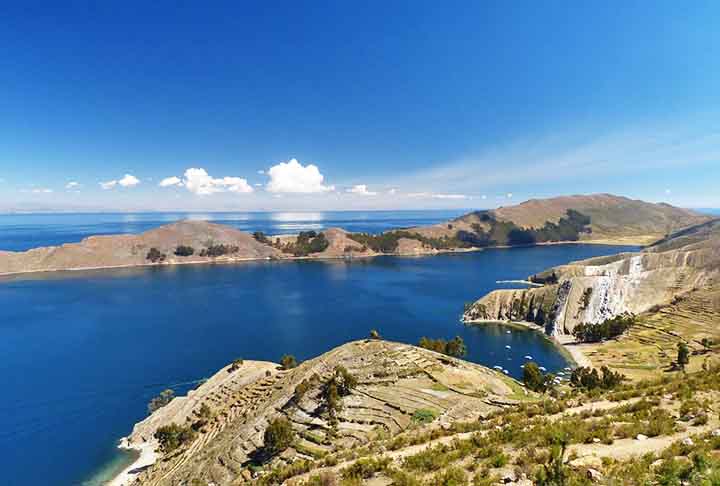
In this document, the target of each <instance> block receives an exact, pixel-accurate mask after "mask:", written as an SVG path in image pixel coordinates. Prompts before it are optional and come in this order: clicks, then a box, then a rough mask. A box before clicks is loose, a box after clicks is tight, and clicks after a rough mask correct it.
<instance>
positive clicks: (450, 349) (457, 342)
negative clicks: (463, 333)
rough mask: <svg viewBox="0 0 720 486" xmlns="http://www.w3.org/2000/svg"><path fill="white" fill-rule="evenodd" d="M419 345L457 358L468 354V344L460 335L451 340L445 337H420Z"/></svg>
mask: <svg viewBox="0 0 720 486" xmlns="http://www.w3.org/2000/svg"><path fill="white" fill-rule="evenodd" d="M418 346H419V347H421V348H425V349H429V350H431V351H436V352H438V353H442V354H445V355H448V356H453V357H455V358H462V357H463V356H465V355H466V354H467V346H465V341H463V338H461V337H460V336H455V337H454V338H453V339H451V340H450V341H446V340H444V339H432V338H427V337H425V336H423V337H422V338H420V341H419V342H418Z"/></svg>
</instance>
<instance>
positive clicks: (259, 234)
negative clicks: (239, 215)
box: [253, 231, 272, 245]
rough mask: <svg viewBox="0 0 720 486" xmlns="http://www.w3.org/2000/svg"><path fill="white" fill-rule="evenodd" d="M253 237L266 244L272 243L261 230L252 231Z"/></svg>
mask: <svg viewBox="0 0 720 486" xmlns="http://www.w3.org/2000/svg"><path fill="white" fill-rule="evenodd" d="M253 238H255V239H256V240H257V241H259V242H260V243H265V244H266V245H271V244H272V242H271V241H270V240H269V239H268V237H267V236H265V233H263V232H262V231H254V232H253Z"/></svg>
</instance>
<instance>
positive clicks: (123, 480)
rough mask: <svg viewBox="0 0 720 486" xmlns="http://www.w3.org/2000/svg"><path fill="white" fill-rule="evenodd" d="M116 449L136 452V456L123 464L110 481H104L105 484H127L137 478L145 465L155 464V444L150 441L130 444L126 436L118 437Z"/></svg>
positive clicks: (111, 485) (112, 485)
mask: <svg viewBox="0 0 720 486" xmlns="http://www.w3.org/2000/svg"><path fill="white" fill-rule="evenodd" d="M118 449H125V450H130V451H135V452H137V453H138V457H137V458H136V459H135V460H134V461H133V462H131V463H130V464H128V465H127V466H125V468H124V469H123V470H122V471H120V472H119V473H118V474H117V475H115V476H114V477H113V478H112V479H111V480H110V481H107V482H106V483H105V486H128V485H130V484H132V482H133V481H134V480H135V478H137V476H138V475H139V474H140V473H141V472H142V471H144V470H145V469H146V468H147V467H149V466H151V465H153V464H155V461H157V458H158V455H157V451H156V445H155V444H153V443H151V442H142V443H140V444H136V445H133V444H130V443H129V440H128V438H127V437H123V438H122V439H120V444H118Z"/></svg>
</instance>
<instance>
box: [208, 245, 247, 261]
mask: <svg viewBox="0 0 720 486" xmlns="http://www.w3.org/2000/svg"><path fill="white" fill-rule="evenodd" d="M238 251H240V247H238V246H235V245H223V244H222V243H221V244H218V245H208V247H207V248H203V249H202V250H200V256H201V257H211V258H215V257H219V256H223V255H231V254H233V253H237V252H238Z"/></svg>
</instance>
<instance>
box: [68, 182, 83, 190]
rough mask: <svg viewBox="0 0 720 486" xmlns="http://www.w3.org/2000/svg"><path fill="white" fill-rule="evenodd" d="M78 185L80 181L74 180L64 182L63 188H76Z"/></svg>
mask: <svg viewBox="0 0 720 486" xmlns="http://www.w3.org/2000/svg"><path fill="white" fill-rule="evenodd" d="M78 187H80V183H79V182H75V181H70V182H68V183H67V184H65V189H77V188H78Z"/></svg>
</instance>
